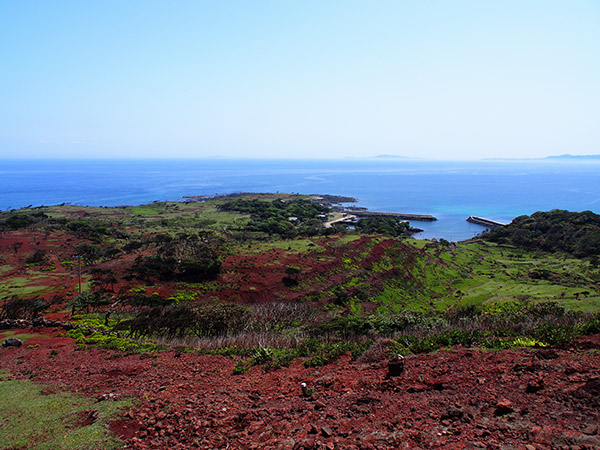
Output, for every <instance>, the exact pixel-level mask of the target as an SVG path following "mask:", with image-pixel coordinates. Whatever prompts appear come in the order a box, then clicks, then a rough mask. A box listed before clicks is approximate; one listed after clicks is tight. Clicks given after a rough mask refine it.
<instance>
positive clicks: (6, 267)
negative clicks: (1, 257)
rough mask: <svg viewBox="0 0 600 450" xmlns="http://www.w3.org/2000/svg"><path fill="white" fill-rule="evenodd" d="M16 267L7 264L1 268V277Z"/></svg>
mask: <svg viewBox="0 0 600 450" xmlns="http://www.w3.org/2000/svg"><path fill="white" fill-rule="evenodd" d="M13 269H14V267H13V266H11V265H9V264H5V265H3V266H0V275H1V274H3V273H4V272H10V271H11V270H13Z"/></svg>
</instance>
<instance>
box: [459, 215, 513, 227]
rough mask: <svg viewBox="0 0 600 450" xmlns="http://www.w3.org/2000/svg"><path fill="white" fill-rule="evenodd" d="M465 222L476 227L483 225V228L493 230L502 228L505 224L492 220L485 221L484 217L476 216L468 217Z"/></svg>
mask: <svg viewBox="0 0 600 450" xmlns="http://www.w3.org/2000/svg"><path fill="white" fill-rule="evenodd" d="M467 222H471V223H476V224H477V225H483V226H484V227H489V228H494V227H503V226H505V225H506V224H505V223H502V222H497V221H495V220H492V219H486V218H484V217H477V216H469V218H468V219H467Z"/></svg>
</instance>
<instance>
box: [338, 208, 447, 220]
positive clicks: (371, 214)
mask: <svg viewBox="0 0 600 450" xmlns="http://www.w3.org/2000/svg"><path fill="white" fill-rule="evenodd" d="M343 212H346V213H348V214H352V215H354V216H356V217H394V218H395V219H400V220H416V221H420V222H433V221H435V220H437V218H436V217H434V216H431V215H429V214H406V213H392V212H378V211H355V210H348V211H343Z"/></svg>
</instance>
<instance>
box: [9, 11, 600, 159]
mask: <svg viewBox="0 0 600 450" xmlns="http://www.w3.org/2000/svg"><path fill="white" fill-rule="evenodd" d="M599 23H600V3H598V2H596V1H591V0H590V1H585V0H582V1H576V2H569V3H565V2H561V1H541V0H534V1H531V2H519V1H514V0H509V1H505V2H497V3H492V2H478V1H474V0H470V1H468V0H458V1H453V2H444V1H432V2H427V3H425V2H405V1H391V0H381V1H376V2H371V3H368V4H367V3H364V2H360V1H351V0H349V1H337V0H335V1H334V0H332V1H328V2H318V1H307V2H302V3H288V2H276V1H266V0H262V1H261V0H259V1H257V2H243V1H240V0H232V1H227V2H209V1H190V0H181V1H177V2H174V3H164V2H159V1H141V0H137V1H134V0H132V1H129V2H117V1H106V2H101V3H89V2H77V1H65V0H62V1H60V0H59V1H56V2H47V3H27V2H4V3H1V4H0V57H1V58H2V61H3V67H4V69H5V70H3V71H1V72H0V85H1V86H2V97H1V98H2V101H1V103H0V104H1V106H0V159H14V158H19V159H21V158H24V159H72V158H85V159H121V158H123V159H145V158H178V159H187V158H193V159H198V158H216V157H226V158H244V157H245V158H253V159H254V158H259V159H264V158H267V159H268V158H294V159H297V158H309V159H318V158H325V159H337V158H371V157H376V156H378V155H383V154H388V155H398V156H404V157H408V158H420V159H421V158H422V159H428V160H458V161H461V160H472V161H477V160H481V159H486V158H499V159H502V158H544V157H548V156H558V155H563V154H573V155H589V154H600V127H598V126H597V124H596V122H597V118H598V117H600V58H598V55H600V27H598V24H599Z"/></svg>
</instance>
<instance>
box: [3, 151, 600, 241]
mask: <svg viewBox="0 0 600 450" xmlns="http://www.w3.org/2000/svg"><path fill="white" fill-rule="evenodd" d="M231 192H297V193H303V194H314V193H325V194H339V195H348V196H353V197H356V198H357V199H358V201H359V202H358V204H357V206H365V207H368V208H370V209H372V210H377V211H389V212H404V213H417V214H432V215H434V216H436V217H437V218H438V219H439V220H438V221H437V222H432V223H427V222H413V223H412V225H413V226H416V227H419V228H423V229H424V230H425V231H424V232H423V233H422V234H421V235H420V237H424V238H432V237H436V238H441V237H443V238H445V239H448V240H452V241H457V240H463V239H467V238H469V237H472V236H473V235H474V234H477V233H479V232H481V231H482V230H483V228H482V227H480V226H478V225H473V224H470V223H468V222H466V221H465V219H466V218H467V217H468V216H470V215H478V216H483V217H488V218H491V219H495V220H499V221H503V222H510V220H512V219H513V218H514V217H516V216H518V215H521V214H531V213H533V212H535V211H541V210H549V209H554V208H560V209H568V210H571V211H582V210H591V211H594V212H600V163H595V162H569V161H566V162H565V161H544V160H541V161H479V162H438V161H415V160H403V159H344V160H233V159H206V160H201V159H197V160H125V161H122V160H120V161H116V160H103V161H91V160H80V161H75V160H67V161H65V160H60V161H48V160H44V161H14V160H13V161H0V209H2V210H7V209H12V208H21V207H25V206H28V205H32V206H39V205H54V204H60V203H73V204H82V205H102V206H115V205H134V204H141V203H147V202H151V201H154V200H180V199H181V197H182V196H185V195H206V194H215V193H219V194H223V193H231Z"/></svg>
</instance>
